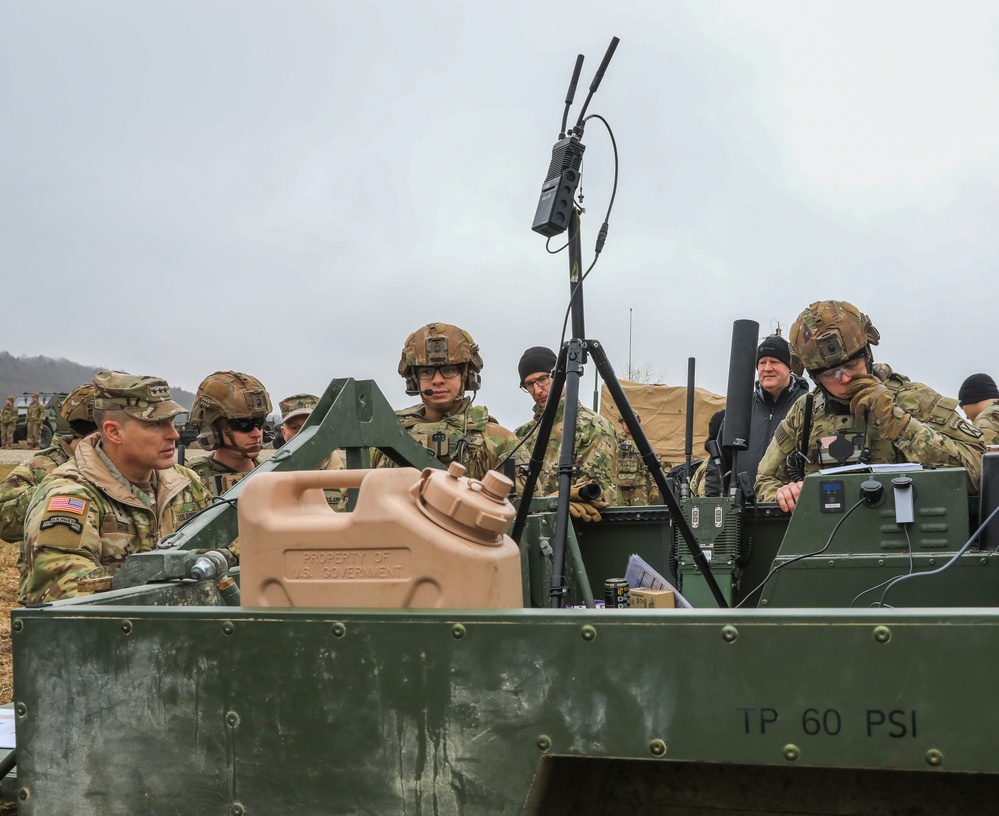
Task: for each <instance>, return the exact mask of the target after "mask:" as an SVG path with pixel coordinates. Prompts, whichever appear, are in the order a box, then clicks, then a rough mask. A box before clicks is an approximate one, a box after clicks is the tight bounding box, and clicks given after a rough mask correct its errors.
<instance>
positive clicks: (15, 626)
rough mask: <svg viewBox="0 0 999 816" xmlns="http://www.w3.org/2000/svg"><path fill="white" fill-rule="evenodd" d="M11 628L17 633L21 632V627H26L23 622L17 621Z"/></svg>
mask: <svg viewBox="0 0 999 816" xmlns="http://www.w3.org/2000/svg"><path fill="white" fill-rule="evenodd" d="M11 626H12V627H13V628H14V631H15V632H20V631H21V627H22V626H24V623H23V622H22V621H19V620H16V621H14V622H13V623H12V624H11Z"/></svg>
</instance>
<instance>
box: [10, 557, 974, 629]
mask: <svg viewBox="0 0 999 816" xmlns="http://www.w3.org/2000/svg"><path fill="white" fill-rule="evenodd" d="M978 563H979V564H981V565H982V566H983V567H984V566H985V565H986V564H988V563H989V559H988V558H979V559H978ZM18 623H20V621H18Z"/></svg>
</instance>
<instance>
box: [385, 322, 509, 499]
mask: <svg viewBox="0 0 999 816" xmlns="http://www.w3.org/2000/svg"><path fill="white" fill-rule="evenodd" d="M481 370H482V358H481V357H480V356H479V347H478V345H476V343H475V341H474V340H472V337H471V335H469V333H468V332H466V331H464V330H463V329H459V328H458V327H457V326H452V325H451V324H449V323H429V324H428V325H426V326H423V327H421V328H419V329H417V330H416V331H415V332H413V333H412V334H411V335H409V337H407V338H406V342H405V344H404V345H403V347H402V358H401V359H400V361H399V375H400V376H401V377H403V378H405V380H406V393H407V394H409V395H410V396H415V395H417V394H419V395H420V399H421V400H422V402H421V404H420V405H414V406H412V407H411V408H405V409H403V410H401V411H396V415H397V416H398V417H399V421H400V422H401V423H402V426H403V427H404V428H405V429H406V431H407V432H408V433H409V435H410V436H412V437H413V439H415V440H416V441H417V442H419V443H420V444H421V445H423V446H424V447H425V448H427V449H428V450H429V451H431V452H432V453H433V455H434V456H436V457H437V459H438V460H439V461H441V462H442V463H444V464H445V465H446V464H449V463H450V462H460V463H461V464H462V465H464V466H465V468H466V475H467V476H468V477H469V478H472V479H481V478H482V477H483V476H485V475H486V473H488V472H489V471H490V470H492V469H493V468H494V467H496V466H497V465H498V464H499V463H500V462H501V461H502V460H503V459H504V454H503V451H504V450H508V449H509V448H510V447H512V444H515V442H516V440H515V439H514V436H513V434H512V433H511V432H510V431H508V430H507V429H506V428H504V427H503V426H501V425H500V424H499V423H498V422H497V421H496V420H495V419H493V418H492V417H491V416H489V409H488V408H486V407H485V406H484V405H472V400H471V399H470V398H468V397H466V396H465V392H466V391H472V392H475V391H478V390H479V387H480V385H481V383H482V380H481V378H480V377H479V372H480V371H481ZM391 465H392V462H391V460H390V459H388V457H386V456H385V455H384V454H383V453H382V452H381V451H378V450H373V451H372V452H371V466H372V467H388V466H391Z"/></svg>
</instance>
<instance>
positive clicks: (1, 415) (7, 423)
mask: <svg viewBox="0 0 999 816" xmlns="http://www.w3.org/2000/svg"><path fill="white" fill-rule="evenodd" d="M16 429H17V406H16V405H14V398H13V397H7V402H6V404H5V405H4V406H3V409H2V410H0V440H2V444H3V447H5V448H13V447H14V431H15V430H16Z"/></svg>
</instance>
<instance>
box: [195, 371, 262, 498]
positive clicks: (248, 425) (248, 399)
mask: <svg viewBox="0 0 999 816" xmlns="http://www.w3.org/2000/svg"><path fill="white" fill-rule="evenodd" d="M270 412H271V398H270V396H269V395H268V393H267V391H266V390H265V389H264V386H263V385H262V384H261V383H260V380H258V379H257V378H256V377H251V376H250V375H249V374H241V373H240V372H238V371H216V372H215V373H214V374H209V375H208V376H207V377H205V379H204V380H203V381H202V383H201V385H199V386H198V391H197V393H196V394H195V395H194V406H193V407H192V408H191V421H192V422H195V423H197V425H198V443H199V444H200V445H201V447H202V448H203V449H204V450H209V451H212V455H211V456H200V457H196V458H192V459H191V461H190V462H189V463H188V467H190V468H191V470H193V471H194V472H195V473H197V474H198V476H199V477H201V482H202V484H204V486H205V487H206V488H208V492H209V493H211V494H212V495H213V496H221V495H222V494H223V493H225V492H226V491H227V490H229V489H231V488H232V487H233V486H234V485H235V484H236V483H237V482H239V481H240V480H241V479H242V478H243V477H244V476H246V474H247V473H249V472H250V471H251V470H253V469H254V468H255V467H256V466H257V459H258V458H259V456H260V451H261V449H262V448H263V443H264V421H265V420H266V419H267V415H268V414H269V413H270Z"/></svg>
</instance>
